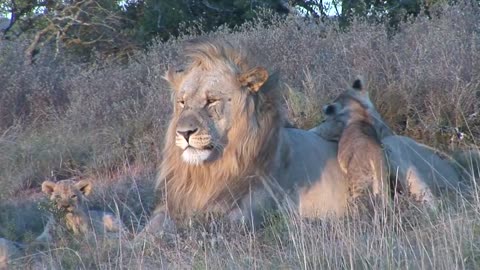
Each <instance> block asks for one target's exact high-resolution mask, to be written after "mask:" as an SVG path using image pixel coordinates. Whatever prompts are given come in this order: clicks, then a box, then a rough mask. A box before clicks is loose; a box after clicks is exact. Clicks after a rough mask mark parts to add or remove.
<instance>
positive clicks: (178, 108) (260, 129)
mask: <svg viewBox="0 0 480 270" xmlns="http://www.w3.org/2000/svg"><path fill="white" fill-rule="evenodd" d="M186 54H187V57H188V59H190V62H189V63H188V65H187V67H186V68H185V69H184V70H183V71H179V72H176V71H174V70H172V69H170V70H169V71H168V72H167V74H166V76H165V77H166V79H167V80H168V81H169V82H170V85H171V87H172V88H173V90H174V93H173V100H174V101H175V106H174V113H173V116H172V119H171V121H170V124H169V127H168V131H167V133H166V139H165V146H164V151H163V161H162V163H161V166H160V173H159V177H158V180H157V188H158V189H159V190H161V191H162V192H163V194H164V202H162V203H160V204H159V205H158V207H157V210H156V213H157V214H158V213H160V212H166V213H168V216H169V217H173V218H174V219H175V220H176V221H178V220H184V219H185V218H186V217H190V216H192V215H194V214H195V213H206V212H216V213H220V214H224V215H227V216H229V217H230V218H233V219H236V218H237V217H240V216H243V217H246V218H249V217H250V216H254V215H255V213H254V214H252V213H251V212H255V210H253V209H257V208H264V209H270V208H274V207H273V206H272V205H276V207H278V204H279V203H280V204H283V203H285V204H287V203H286V199H285V198H286V197H285V196H291V197H290V198H291V199H293V201H294V205H296V207H297V210H299V212H300V213H301V214H302V215H311V216H318V215H317V214H319V213H320V215H324V216H326V215H327V213H330V214H332V213H333V214H335V215H341V214H342V213H343V212H344V210H345V204H346V203H345V202H346V199H347V196H348V195H347V193H348V192H347V188H346V182H345V179H344V178H343V177H344V176H343V173H342V172H341V170H340V168H339V166H338V162H337V161H336V158H335V157H336V145H335V144H334V143H330V142H327V141H326V140H324V139H322V138H319V137H318V136H316V135H315V134H313V133H311V132H307V131H303V130H298V129H290V128H284V126H285V121H284V118H283V112H282V106H281V105H280V91H279V89H278V78H277V76H275V75H274V74H273V75H272V74H268V73H267V71H266V70H265V69H264V68H261V67H258V66H256V65H255V64H254V63H253V62H254V61H252V60H251V59H255V56H254V55H252V54H248V53H247V52H246V51H245V50H243V49H242V48H239V47H233V46H232V45H230V44H229V43H226V42H200V43H194V44H192V45H190V46H187V48H186ZM203 89H207V90H205V91H203ZM210 92H214V94H216V95H217V96H220V97H225V96H228V97H229V98H228V99H226V98H224V99H222V100H221V101H220V102H219V103H218V105H216V104H217V103H215V102H210V101H209V100H208V97H206V96H208V95H209V94H210ZM210 104H213V105H210ZM205 108H207V109H205ZM226 112H227V113H228V114H229V117H228V118H227V117H225V116H224V115H226ZM207 113H208V114H211V115H213V116H210V117H209V116H207ZM192 119H193V120H192ZM212 119H213V120H212ZM192 121H196V122H195V123H199V125H200V126H201V128H199V129H196V128H195V129H194V130H195V132H192V134H191V136H190V138H188V139H184V138H183V137H182V136H179V134H178V129H179V126H180V127H182V128H183V127H185V126H188V125H189V124H190V123H192ZM197 136H198V137H200V136H201V137H202V138H203V139H199V140H197V139H196V137H197ZM187 140H188V141H189V143H190V145H191V146H194V147H198V148H200V149H201V147H205V146H208V144H211V145H213V147H214V149H215V150H218V152H219V153H220V154H219V157H217V158H216V159H214V160H212V161H199V162H198V163H195V162H196V161H197V160H195V159H190V160H189V159H187V161H188V162H190V163H188V162H185V158H184V157H183V158H182V154H183V155H184V154H185V152H183V151H184V150H183V149H187V146H188V142H187ZM198 141H203V142H208V143H205V144H203V143H198ZM305 151H306V152H305ZM182 152H183V153H182ZM322 192H323V193H324V194H323V193H322ZM267 197H268V199H267ZM273 201H275V202H274V203H273ZM239 209H240V210H239ZM152 223H153V222H152ZM157 223H158V222H157Z"/></svg>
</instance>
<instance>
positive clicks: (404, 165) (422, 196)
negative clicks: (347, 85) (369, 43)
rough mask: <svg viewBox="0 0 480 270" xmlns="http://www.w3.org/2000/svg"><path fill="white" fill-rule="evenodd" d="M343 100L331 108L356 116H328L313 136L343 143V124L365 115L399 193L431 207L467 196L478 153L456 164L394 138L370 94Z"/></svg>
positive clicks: (355, 148) (346, 94) (360, 152)
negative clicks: (444, 199)
mask: <svg viewBox="0 0 480 270" xmlns="http://www.w3.org/2000/svg"><path fill="white" fill-rule="evenodd" d="M342 96H343V100H341V102H339V101H336V102H334V103H333V104H332V105H334V106H336V107H338V111H341V112H344V111H349V112H354V113H352V114H348V115H346V114H344V113H341V114H332V115H327V119H326V121H325V122H324V123H322V124H321V125H320V126H319V127H316V128H315V129H313V130H312V131H313V132H315V133H316V134H317V135H319V136H321V137H323V138H325V139H327V140H331V141H338V140H341V136H342V131H343V129H344V128H345V124H343V123H345V122H347V121H351V119H358V118H360V119H361V118H364V117H365V113H366V114H367V115H368V116H369V118H370V119H371V120H372V121H373V122H371V123H372V124H373V125H370V124H369V123H367V126H369V127H372V126H373V127H374V129H375V132H376V134H378V135H379V136H378V138H379V140H380V141H381V144H382V145H383V148H384V152H385V153H384V156H385V158H386V165H387V166H388V172H389V179H390V181H391V182H392V183H395V185H394V187H395V189H396V190H401V191H402V192H404V193H406V194H408V195H410V196H411V197H413V198H414V199H415V200H418V201H421V202H425V203H426V204H429V205H431V206H433V205H434V200H435V199H436V198H440V196H442V195H445V194H446V193H450V194H452V193H457V192H460V193H461V194H462V195H466V194H467V191H468V184H469V181H471V180H472V177H471V175H473V173H469V172H472V171H474V170H475V168H473V169H472V165H474V164H478V160H480V154H479V152H478V151H476V150H472V151H467V152H468V154H469V155H465V153H464V152H458V153H457V156H454V157H456V159H457V160H454V159H453V158H451V157H450V156H448V155H446V154H444V153H442V152H440V151H438V150H436V149H434V148H431V147H428V146H426V145H423V144H420V143H418V142H416V141H414V140H412V139H411V138H408V137H405V136H397V135H393V132H392V131H391V130H390V128H389V127H388V126H387V125H386V124H385V123H384V121H383V119H382V118H381V116H380V114H379V113H378V112H377V110H376V109H375V107H374V106H373V104H372V102H371V101H370V98H369V97H368V93H364V94H359V93H355V92H351V90H349V91H346V92H344V93H343V94H342ZM349 100H350V101H355V102H357V103H359V104H361V105H362V106H363V107H365V108H366V110H365V111H363V112H359V111H356V112H355V110H354V109H352V108H350V106H351V105H352V104H355V103H352V102H347V101H349ZM329 106H330V105H329ZM352 139H354V138H352ZM340 148H341V147H340ZM350 151H352V152H356V151H358V152H357V155H358V156H359V157H362V156H364V155H366V152H365V151H366V150H365V149H362V147H359V146H355V145H352V149H350ZM340 153H341V150H339V155H341V154H340ZM459 157H460V158H459ZM463 157H467V159H466V160H463ZM467 160H468V161H470V163H471V164H469V162H468V161H467ZM468 168H470V169H468ZM477 171H478V168H477ZM457 194H458V193H457Z"/></svg>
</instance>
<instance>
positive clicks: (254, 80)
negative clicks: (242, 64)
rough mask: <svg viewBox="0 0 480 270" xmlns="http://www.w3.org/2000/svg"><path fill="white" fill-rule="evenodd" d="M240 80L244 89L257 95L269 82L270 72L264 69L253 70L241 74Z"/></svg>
mask: <svg viewBox="0 0 480 270" xmlns="http://www.w3.org/2000/svg"><path fill="white" fill-rule="evenodd" d="M238 80H239V82H240V84H241V85H242V86H243V87H247V88H248V89H250V91H252V92H255V93H256V92H258V90H260V88H262V86H263V85H264V84H265V82H266V81H267V80H268V71H267V70H266V69H265V68H263V67H256V68H252V69H250V70H249V71H247V72H245V73H243V74H241V75H240V77H239V79H238Z"/></svg>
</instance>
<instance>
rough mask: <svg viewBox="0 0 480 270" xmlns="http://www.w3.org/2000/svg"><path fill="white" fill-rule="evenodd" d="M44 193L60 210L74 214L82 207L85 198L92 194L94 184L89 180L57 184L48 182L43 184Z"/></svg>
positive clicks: (67, 181)
mask: <svg viewBox="0 0 480 270" xmlns="http://www.w3.org/2000/svg"><path fill="white" fill-rule="evenodd" d="M42 191H43V193H45V194H46V195H47V196H49V199H50V201H51V202H53V203H54V204H55V206H56V207H57V208H58V209H59V210H62V211H66V212H74V211H75V210H76V209H78V208H79V207H81V205H82V203H83V199H84V196H88V195H89V194H90V193H91V191H92V184H91V183H90V182H89V181H87V180H81V181H78V182H76V181H73V180H70V179H68V180H62V181H59V182H57V183H54V182H52V181H48V180H47V181H44V182H43V183H42Z"/></svg>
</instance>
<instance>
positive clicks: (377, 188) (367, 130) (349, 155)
mask: <svg viewBox="0 0 480 270" xmlns="http://www.w3.org/2000/svg"><path fill="white" fill-rule="evenodd" d="M366 94H367V93H366V91H365V89H364V87H363V82H362V80H361V79H360V78H359V79H356V80H355V81H354V82H353V85H352V87H351V89H348V90H347V91H345V92H344V93H342V94H341V95H340V96H338V97H337V98H336V99H335V101H334V102H333V103H332V104H330V105H326V106H325V107H324V113H325V114H326V115H327V116H335V117H336V118H337V119H338V121H339V122H340V124H341V125H342V126H343V127H344V128H343V131H342V133H341V135H340V139H339V142H338V155H337V159H338V162H339V164H340V167H341V168H342V170H343V171H344V172H345V174H346V175H347V179H348V182H349V185H350V195H351V199H352V201H353V204H354V206H356V207H357V208H365V207H367V208H371V207H372V206H374V205H372V204H374V203H380V204H381V205H382V207H385V206H386V204H387V203H388V195H389V193H390V191H389V189H390V183H389V178H388V169H387V165H386V163H385V157H384V153H383V149H382V146H381V142H380V139H379V138H378V135H377V132H376V130H375V127H374V120H373V119H372V117H371V115H370V114H369V113H368V111H367V110H368V107H365V106H364V105H363V104H362V102H359V101H358V100H357V99H355V98H352V97H355V96H360V97H363V96H365V95H366ZM340 104H341V105H342V106H341V107H340V106H338V105H340ZM360 204H361V205H360Z"/></svg>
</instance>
